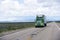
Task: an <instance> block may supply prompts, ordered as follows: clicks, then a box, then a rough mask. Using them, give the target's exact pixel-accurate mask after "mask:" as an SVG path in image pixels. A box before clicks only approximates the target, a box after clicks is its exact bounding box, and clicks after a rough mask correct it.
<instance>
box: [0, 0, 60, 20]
mask: <svg viewBox="0 0 60 40" xmlns="http://www.w3.org/2000/svg"><path fill="white" fill-rule="evenodd" d="M59 8H60V6H59V3H57V2H56V1H54V0H50V1H49V0H45V1H44V0H40V3H39V2H38V1H37V0H24V3H22V4H20V3H19V2H18V1H17V0H4V1H1V4H0V19H2V20H3V19H8V20H15V19H16V18H15V17H13V16H35V15H36V14H45V15H46V16H60V14H59V13H60V12H59V11H60V9H59ZM12 17H13V18H12Z"/></svg>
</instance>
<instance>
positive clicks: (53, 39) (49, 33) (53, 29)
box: [0, 22, 60, 40]
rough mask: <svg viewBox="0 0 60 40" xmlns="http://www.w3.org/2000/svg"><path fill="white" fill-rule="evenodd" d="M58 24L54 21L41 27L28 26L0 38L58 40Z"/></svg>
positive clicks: (6, 39) (12, 39)
mask: <svg viewBox="0 0 60 40" xmlns="http://www.w3.org/2000/svg"><path fill="white" fill-rule="evenodd" d="M59 30H60V29H59V26H58V25H57V24H56V23H55V22H51V23H48V24H47V26H46V27H43V28H29V29H25V30H22V31H19V32H15V33H12V34H8V35H5V36H2V37H0V40H57V39H58V40H59V38H58V33H59Z"/></svg>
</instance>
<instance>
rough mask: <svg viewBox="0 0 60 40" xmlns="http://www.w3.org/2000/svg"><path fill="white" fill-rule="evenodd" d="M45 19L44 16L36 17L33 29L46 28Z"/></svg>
mask: <svg viewBox="0 0 60 40" xmlns="http://www.w3.org/2000/svg"><path fill="white" fill-rule="evenodd" d="M46 23H47V22H46V18H45V15H37V16H36V21H35V27H36V28H37V27H45V26H46Z"/></svg>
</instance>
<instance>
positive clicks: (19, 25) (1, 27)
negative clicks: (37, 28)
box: [0, 22, 34, 33]
mask: <svg viewBox="0 0 60 40" xmlns="http://www.w3.org/2000/svg"><path fill="white" fill-rule="evenodd" d="M28 27H34V22H14V23H0V33H1V32H5V31H10V30H17V29H23V28H28Z"/></svg>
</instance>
